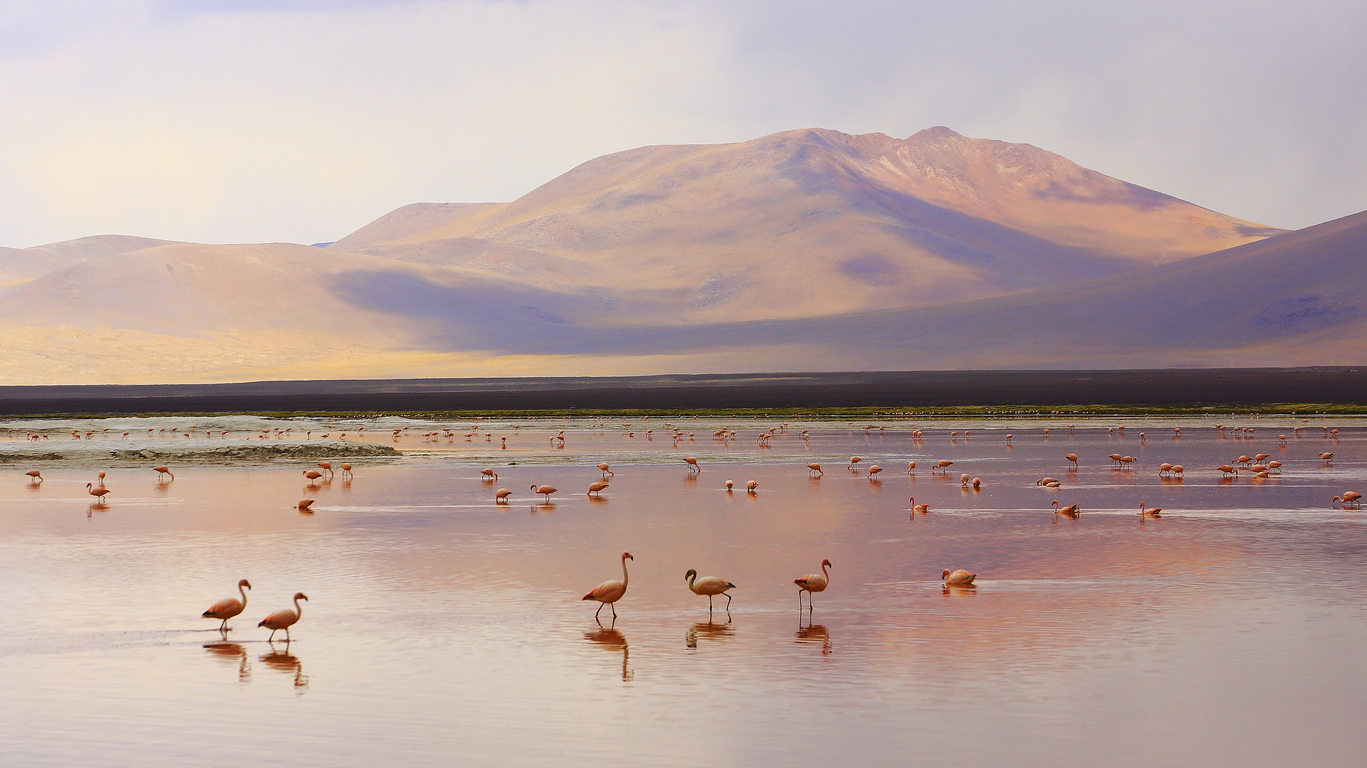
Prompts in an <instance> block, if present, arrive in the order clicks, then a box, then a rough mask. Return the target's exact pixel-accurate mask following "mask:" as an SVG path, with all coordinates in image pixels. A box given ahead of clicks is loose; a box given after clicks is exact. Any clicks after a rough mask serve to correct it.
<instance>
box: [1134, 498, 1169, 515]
mask: <svg viewBox="0 0 1367 768" xmlns="http://www.w3.org/2000/svg"><path fill="white" fill-rule="evenodd" d="M1162 512H1163V508H1162V507H1154V508H1153V509H1149V508H1148V505H1147V504H1145V503H1144V502H1142V501H1141V502H1139V516H1140V517H1162V516H1163V515H1162Z"/></svg>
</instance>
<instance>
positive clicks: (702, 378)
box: [0, 367, 1367, 416]
mask: <svg viewBox="0 0 1367 768" xmlns="http://www.w3.org/2000/svg"><path fill="white" fill-rule="evenodd" d="M1270 403H1323V404H1337V405H1361V404H1367V368H1354V367H1319V368H1197V369H1159V370H1128V371H1126V370H1106V371H865V372H850V373H779V374H693V375H665V376H619V377H581V378H570V377H566V378H516V379H371V380H346V381H261V382H248V383H241V384H148V385H81V386H41V387H0V415H4V416H23V415H33V414H126V413H288V412H368V413H373V412H426V411H494V410H562V409H585V410H643V409H661V408H663V409H724V408H772V409H783V408H877V407H888V408H896V409H907V408H917V407H952V406H1009V405H1035V406H1051V405H1058V406H1062V405H1087V404H1099V405H1124V406H1164V407H1171V406H1204V405H1233V406H1240V405H1242V406H1250V405H1263V404H1270Z"/></svg>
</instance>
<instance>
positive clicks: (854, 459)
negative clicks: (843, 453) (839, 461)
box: [845, 456, 863, 470]
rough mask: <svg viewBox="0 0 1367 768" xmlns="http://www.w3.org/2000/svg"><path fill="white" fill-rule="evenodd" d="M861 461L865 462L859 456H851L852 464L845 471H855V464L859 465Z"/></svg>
mask: <svg viewBox="0 0 1367 768" xmlns="http://www.w3.org/2000/svg"><path fill="white" fill-rule="evenodd" d="M861 461H863V459H861V458H859V457H858V456H851V457H850V464H849V466H847V467H845V469H850V470H853V469H854V465H855V464H858V463H859V462H861Z"/></svg>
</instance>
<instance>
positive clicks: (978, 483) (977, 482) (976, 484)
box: [973, 477, 983, 491]
mask: <svg viewBox="0 0 1367 768" xmlns="http://www.w3.org/2000/svg"><path fill="white" fill-rule="evenodd" d="M982 487H983V479H982V478H981V477H975V478H973V490H975V491H976V490H980V489H981V488H982Z"/></svg>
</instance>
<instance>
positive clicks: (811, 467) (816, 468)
mask: <svg viewBox="0 0 1367 768" xmlns="http://www.w3.org/2000/svg"><path fill="white" fill-rule="evenodd" d="M807 470H808V471H809V472H815V473H816V475H817V477H821V476H822V475H824V474H826V473H825V472H822V471H821V465H820V464H808V465H807Z"/></svg>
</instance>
